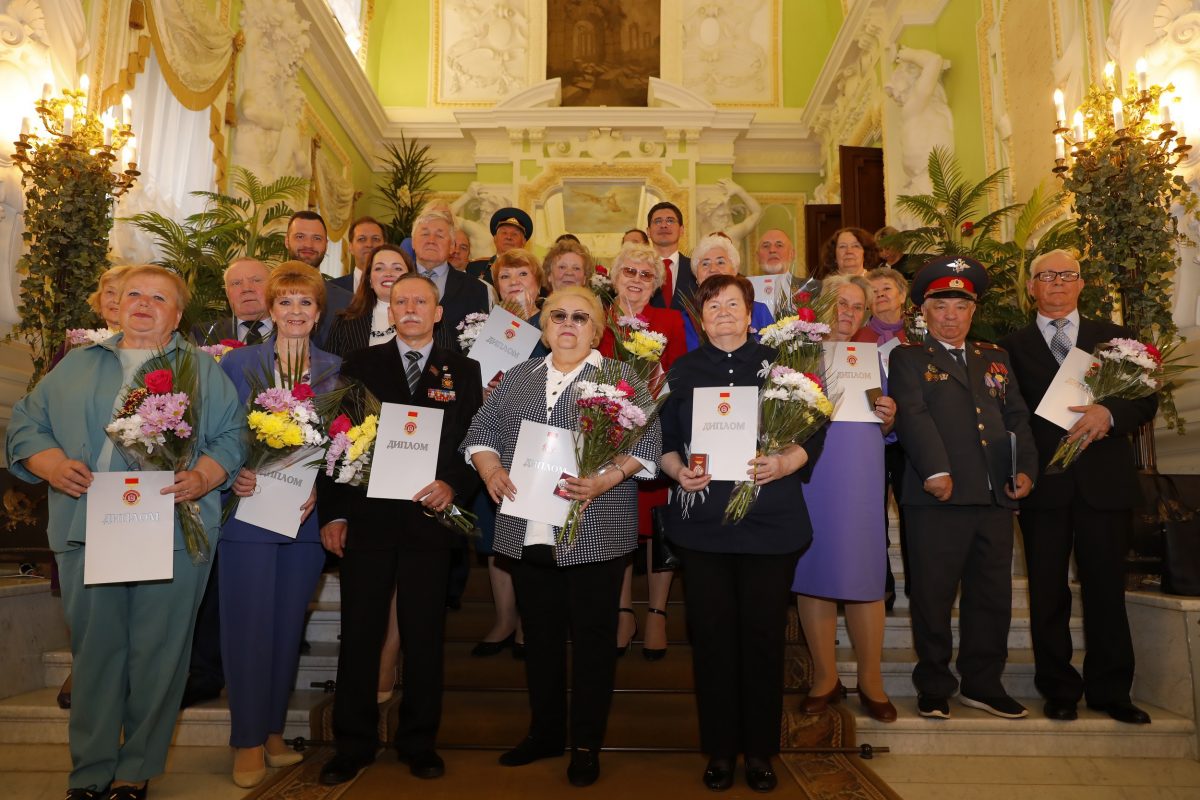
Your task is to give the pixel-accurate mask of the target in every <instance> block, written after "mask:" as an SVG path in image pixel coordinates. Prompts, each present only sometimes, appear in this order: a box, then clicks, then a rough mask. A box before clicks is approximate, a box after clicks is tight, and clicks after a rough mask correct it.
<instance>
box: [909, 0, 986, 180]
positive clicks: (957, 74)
mask: <svg viewBox="0 0 1200 800" xmlns="http://www.w3.org/2000/svg"><path fill="white" fill-rule="evenodd" d="M980 14H981V9H980V5H979V2H978V0H951V2H950V3H949V4H948V5H947V6H946V10H945V11H944V12H942V16H941V18H939V19H938V21H937V22H936V23H935V24H933V25H922V26H919V27H917V26H914V27H909V28H906V29H905V30H904V32H903V33H902V34H901V35H900V44H901V45H903V46H907V47H915V48H921V49H923V50H933V51H934V52H937V53H941V54H942V56H943V57H944V58H946V59H948V60H949V61H950V65H951V66H950V69H949V70H948V71H947V72H946V73H945V74H944V75H943V77H942V85H943V86H945V88H946V100H947V102H949V104H950V109H951V111H952V112H953V113H954V152H955V154H956V155H957V156H958V160H959V163H960V164H961V165H962V169H963V174H964V175H966V176H967V177H968V178H970V179H971V180H980V179H982V178H983V177H984V176H985V175H986V174H987V172H986V166H985V162H984V155H983V106H982V105H981V103H980V95H979V91H980V90H979V86H980V85H979V50H978V47H976V42H975V28H976V26H977V25H978V24H979V17H980Z"/></svg>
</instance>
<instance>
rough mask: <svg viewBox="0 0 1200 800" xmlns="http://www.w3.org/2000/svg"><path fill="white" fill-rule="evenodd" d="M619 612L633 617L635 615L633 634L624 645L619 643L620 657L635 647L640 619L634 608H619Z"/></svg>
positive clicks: (618, 651) (618, 655)
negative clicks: (638, 619)
mask: <svg viewBox="0 0 1200 800" xmlns="http://www.w3.org/2000/svg"><path fill="white" fill-rule="evenodd" d="M617 614H618V615H620V614H629V615H630V616H631V617H633V635H632V636H630V637H629V641H628V642H626V643H625V646H624V647H622V646H621V645H617V658H620V657H621V656H623V655H625V654H626V653H628V652H629V651H630V650H632V649H633V640H634V639H636V638H637V635H638V621H637V614H636V613H635V612H634V610H633V609H632V608H618V609H617ZM618 618H619V617H618Z"/></svg>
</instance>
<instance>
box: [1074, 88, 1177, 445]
mask: <svg viewBox="0 0 1200 800" xmlns="http://www.w3.org/2000/svg"><path fill="white" fill-rule="evenodd" d="M1164 91H1173V89H1172V87H1167V88H1166V89H1164V88H1163V87H1159V86H1151V87H1149V89H1148V91H1146V92H1141V91H1139V90H1138V89H1137V86H1136V84H1135V83H1134V82H1131V83H1130V84H1129V85H1128V86H1127V87H1126V90H1125V92H1124V93H1123V94H1120V95H1118V94H1117V90H1116V88H1109V87H1107V86H1105V87H1098V86H1092V87H1091V88H1090V89H1089V90H1088V93H1087V96H1086V97H1085V98H1084V102H1083V107H1082V111H1083V114H1084V118H1085V120H1086V124H1087V128H1088V130H1089V131H1091V132H1092V133H1093V138H1091V139H1088V140H1087V141H1086V142H1084V143H1081V144H1082V145H1083V147H1082V148H1081V149H1078V150H1076V152H1074V153H1073V155H1074V159H1073V163H1072V164H1071V166H1070V169H1069V170H1068V171H1067V172H1066V173H1065V175H1064V181H1063V184H1064V187H1065V188H1066V189H1067V190H1068V191H1070V192H1071V203H1072V206H1073V208H1074V210H1075V213H1076V214H1077V215H1078V217H1079V229H1080V236H1081V239H1082V241H1083V242H1085V243H1086V251H1085V254H1086V255H1087V257H1088V260H1089V262H1090V263H1091V265H1092V267H1093V269H1094V270H1096V271H1098V272H1099V273H1100V274H1101V275H1102V276H1103V278H1102V280H1100V281H1096V283H1103V284H1105V286H1106V288H1108V289H1109V290H1110V291H1107V292H1104V293H1103V294H1102V295H1101V296H1100V297H1099V298H1098V308H1097V311H1098V312H1099V314H1100V315H1102V316H1105V317H1112V316H1114V312H1115V313H1116V315H1118V316H1119V318H1120V319H1121V320H1122V321H1123V322H1124V323H1125V324H1126V325H1127V326H1129V327H1130V328H1132V329H1133V330H1134V331H1135V332H1136V334H1137V335H1138V337H1139V338H1140V339H1141V340H1142V341H1145V342H1151V343H1154V344H1156V345H1157V346H1158V348H1159V349H1160V350H1163V351H1164V352H1165V350H1166V348H1167V347H1169V346H1170V345H1171V344H1172V343H1174V342H1177V341H1178V340H1179V334H1178V328H1177V326H1176V325H1175V321H1174V319H1173V318H1172V314H1171V305H1172V303H1171V291H1172V283H1173V278H1174V274H1175V269H1176V267H1177V265H1178V260H1177V259H1178V256H1177V252H1176V247H1177V245H1179V244H1180V243H1184V242H1186V241H1187V239H1186V237H1185V236H1184V235H1183V234H1182V233H1181V232H1180V230H1179V223H1178V218H1177V217H1176V215H1175V214H1173V213H1172V207H1173V206H1178V207H1180V208H1182V209H1183V213H1185V214H1192V213H1195V211H1196V207H1197V199H1196V195H1195V194H1194V193H1193V192H1192V190H1191V188H1190V187H1189V186H1188V184H1187V182H1186V181H1185V180H1184V179H1183V177H1182V176H1180V175H1177V174H1175V172H1174V167H1175V164H1174V162H1175V160H1176V159H1175V154H1174V153H1173V151H1172V148H1173V144H1174V143H1173V142H1172V141H1171V138H1170V137H1169V136H1164V135H1163V134H1164V133H1165V131H1164V129H1163V127H1162V126H1161V125H1160V124H1158V123H1157V122H1155V121H1153V120H1151V118H1150V117H1149V115H1148V112H1149V111H1151V110H1152V109H1153V110H1157V109H1158V107H1159V98H1160V97H1161V95H1162V93H1163V92H1164ZM1118 96H1119V97H1120V98H1121V100H1122V103H1123V105H1124V113H1125V120H1126V126H1125V128H1124V129H1123V130H1121V131H1118V130H1117V129H1116V127H1115V123H1114V120H1113V117H1112V115H1111V113H1110V112H1111V109H1112V105H1113V100H1114V98H1116V97H1118ZM1160 409H1161V411H1162V415H1163V419H1164V420H1165V421H1166V423H1167V427H1169V428H1170V427H1177V426H1178V429H1179V432H1180V433H1183V420H1182V419H1180V417H1179V413H1178V412H1177V411H1176V409H1175V402H1174V396H1173V391H1172V388H1171V386H1170V385H1168V387H1167V388H1166V389H1164V390H1163V392H1162V394H1161V395H1160Z"/></svg>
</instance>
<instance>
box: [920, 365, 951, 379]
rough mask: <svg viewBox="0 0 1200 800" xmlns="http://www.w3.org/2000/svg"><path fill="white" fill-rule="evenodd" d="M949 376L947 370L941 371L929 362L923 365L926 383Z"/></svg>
mask: <svg viewBox="0 0 1200 800" xmlns="http://www.w3.org/2000/svg"><path fill="white" fill-rule="evenodd" d="M949 378H950V373H949V372H942V371H941V370H940V369H938V368H937V367H935V366H934V365H933V364H929V365H927V366H926V367H925V380H926V382H928V383H934V382H936V381H944V380H949Z"/></svg>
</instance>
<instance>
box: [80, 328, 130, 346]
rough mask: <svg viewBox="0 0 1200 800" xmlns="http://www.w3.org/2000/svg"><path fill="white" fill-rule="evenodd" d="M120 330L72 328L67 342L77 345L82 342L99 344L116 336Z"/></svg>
mask: <svg viewBox="0 0 1200 800" xmlns="http://www.w3.org/2000/svg"><path fill="white" fill-rule="evenodd" d="M118 333H120V331H114V330H113V329H112V328H70V329H68V330H67V344H69V345H71V346H72V347H77V346H78V345H81V344H97V343H99V342H103V341H107V340H108V339H111V338H112V337H114V336H116V335H117V334H118Z"/></svg>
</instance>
